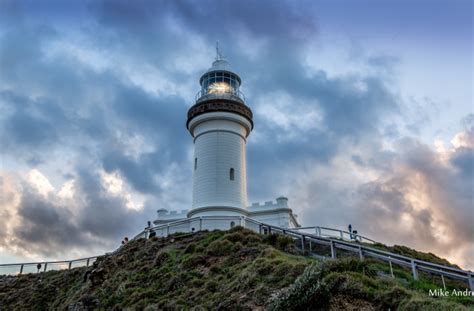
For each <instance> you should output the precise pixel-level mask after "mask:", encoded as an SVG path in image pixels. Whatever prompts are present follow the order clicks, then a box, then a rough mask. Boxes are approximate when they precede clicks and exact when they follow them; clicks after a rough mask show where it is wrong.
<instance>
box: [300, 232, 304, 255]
mask: <svg viewBox="0 0 474 311" xmlns="http://www.w3.org/2000/svg"><path fill="white" fill-rule="evenodd" d="M304 242H305V239H304V235H302V236H301V250H302V251H303V254H304Z"/></svg>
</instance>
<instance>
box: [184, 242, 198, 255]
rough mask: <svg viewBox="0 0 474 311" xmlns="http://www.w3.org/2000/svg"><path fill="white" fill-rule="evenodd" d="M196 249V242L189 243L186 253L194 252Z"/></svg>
mask: <svg viewBox="0 0 474 311" xmlns="http://www.w3.org/2000/svg"><path fill="white" fill-rule="evenodd" d="M195 251H196V244H194V243H189V244H188V246H186V248H185V249H184V253H185V254H192V253H194V252H195Z"/></svg>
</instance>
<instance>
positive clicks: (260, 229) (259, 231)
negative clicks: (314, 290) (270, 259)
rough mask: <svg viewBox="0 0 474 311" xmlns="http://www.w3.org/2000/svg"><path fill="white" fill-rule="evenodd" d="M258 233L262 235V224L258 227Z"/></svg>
mask: <svg viewBox="0 0 474 311" xmlns="http://www.w3.org/2000/svg"><path fill="white" fill-rule="evenodd" d="M258 233H259V234H262V224H260V225H258Z"/></svg>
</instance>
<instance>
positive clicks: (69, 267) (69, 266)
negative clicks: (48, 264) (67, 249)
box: [67, 261, 72, 270]
mask: <svg viewBox="0 0 474 311" xmlns="http://www.w3.org/2000/svg"><path fill="white" fill-rule="evenodd" d="M71 266H72V261H70V262H69V265H68V267H67V268H68V269H69V270H71Z"/></svg>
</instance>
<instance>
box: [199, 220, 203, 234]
mask: <svg viewBox="0 0 474 311" xmlns="http://www.w3.org/2000/svg"><path fill="white" fill-rule="evenodd" d="M199 231H202V217H199Z"/></svg>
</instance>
